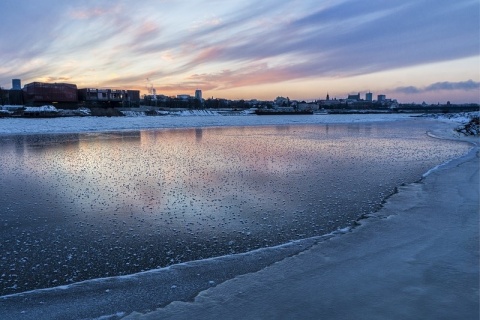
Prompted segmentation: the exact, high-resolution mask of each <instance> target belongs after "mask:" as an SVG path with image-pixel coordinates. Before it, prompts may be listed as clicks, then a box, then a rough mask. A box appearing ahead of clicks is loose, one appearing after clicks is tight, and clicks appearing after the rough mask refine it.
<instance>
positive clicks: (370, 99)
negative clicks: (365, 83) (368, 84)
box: [365, 91, 373, 102]
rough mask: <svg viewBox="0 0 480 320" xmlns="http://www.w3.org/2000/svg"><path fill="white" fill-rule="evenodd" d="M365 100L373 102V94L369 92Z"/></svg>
mask: <svg viewBox="0 0 480 320" xmlns="http://www.w3.org/2000/svg"><path fill="white" fill-rule="evenodd" d="M365 100H366V101H369V102H372V100H373V93H371V92H370V91H369V92H367V93H366V94H365Z"/></svg>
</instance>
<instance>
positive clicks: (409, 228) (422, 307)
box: [0, 114, 479, 319]
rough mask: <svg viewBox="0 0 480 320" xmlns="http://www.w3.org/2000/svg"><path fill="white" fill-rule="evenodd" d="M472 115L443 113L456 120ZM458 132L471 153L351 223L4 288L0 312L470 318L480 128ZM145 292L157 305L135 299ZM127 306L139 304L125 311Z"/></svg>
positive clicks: (51, 129)
mask: <svg viewBox="0 0 480 320" xmlns="http://www.w3.org/2000/svg"><path fill="white" fill-rule="evenodd" d="M405 119H411V115H406V114H386V115H313V116H295V117H283V116H253V115H252V116H204V117H199V116H188V117H178V116H164V117H121V118H95V117H84V118H54V119H13V118H5V119H0V134H30V133H60V132H90V131H93V132H97V131H112V130H139V129H153V128H179V127H209V126H245V125H272V124H295V123H299V124H304V123H307V124H308V123H353V122H369V121H398V120H405ZM469 119H470V116H469V115H467V116H456V117H450V118H448V117H443V118H442V119H441V121H442V122H447V126H446V127H447V128H448V127H449V128H451V129H453V128H454V127H455V126H457V125H459V124H461V123H465V122H467V121H468V120H469ZM412 121H414V119H412ZM435 123H438V119H437V120H432V127H435V130H436V131H435V132H434V133H435V136H437V137H438V136H443V137H446V138H455V135H454V134H453V133H452V131H451V130H446V131H445V128H446V127H445V126H436V125H435ZM440 129H441V130H440ZM457 138H458V135H457ZM462 140H466V141H470V142H472V143H474V144H475V143H476V146H475V147H474V148H473V149H472V151H471V152H470V153H469V154H468V155H467V156H465V157H463V158H460V159H456V160H454V161H451V162H449V163H448V164H447V165H445V166H441V167H439V168H438V169H437V170H435V171H433V172H431V173H430V174H429V175H428V176H426V177H425V178H424V180H422V181H421V182H419V183H415V184H412V185H407V186H402V187H400V188H399V192H398V193H397V194H395V195H393V196H392V197H390V198H389V199H388V200H387V202H386V204H385V206H384V208H383V209H381V210H380V211H378V212H377V213H375V214H373V215H371V216H370V217H369V218H368V219H365V220H361V222H360V224H361V225H360V226H359V227H357V228H354V229H352V230H344V233H342V232H339V233H338V234H334V235H329V236H327V237H321V238H315V239H305V240H301V241H298V242H295V243H290V244H287V245H285V246H281V247H278V248H267V249H261V250H257V251H255V252H250V253H247V254H242V255H233V256H228V257H220V258H214V259H209V260H207V261H199V262H190V263H185V264H182V265H177V266H173V267H169V268H166V269H162V270H154V271H150V272H146V273H142V274H137V275H132V276H128V277H116V278H109V279H97V280H92V281H86V282H84V283H79V284H74V285H69V286H65V287H59V288H52V289H46V290H37V291H33V292H29V293H23V294H15V295H11V296H4V297H0V318H2V319H42V318H49V319H63V318H73V319H75V318H82V319H83V318H92V317H93V318H99V319H118V318H122V317H125V316H126V317H127V318H129V319H189V318H191V319H216V318H217V319H252V318H253V319H320V318H321V319H323V318H325V319H359V318H363V319H478V318H479V302H478V301H479V300H478V299H479V271H478V270H479V227H478V221H479V209H478V204H479V157H478V152H479V147H478V137H473V138H472V137H470V138H462ZM269 252H275V253H274V255H273V256H275V259H273V260H270V259H271V257H272V256H271V255H270V254H269ZM282 255H283V256H282ZM280 256H282V257H281V258H279V257H280ZM252 259H253V260H255V261H258V260H265V265H264V267H263V269H261V270H249V269H248V266H249V261H251V260H252ZM275 261H276V262H275ZM192 286H193V289H194V290H193V291H188V290H190V289H192ZM198 292H200V293H199V294H198V295H197V293H198ZM192 294H193V295H192ZM164 296H167V298H166V299H167V301H168V297H182V298H175V299H174V300H177V301H176V302H173V303H171V304H169V305H168V306H166V307H165V306H164V304H163V303H162V302H161V298H160V297H164ZM157 299H158V300H157ZM146 300H148V301H149V302H151V301H154V302H155V304H156V305H157V307H158V309H157V310H145V309H142V308H141V307H140V303H141V302H142V301H146ZM178 300H181V301H183V302H181V301H178ZM184 301H190V302H184ZM112 306H113V308H112ZM112 309H113V310H115V312H112ZM127 309H128V310H138V311H139V312H133V313H130V314H128V313H126V312H125V311H124V310H127ZM140 312H141V313H140Z"/></svg>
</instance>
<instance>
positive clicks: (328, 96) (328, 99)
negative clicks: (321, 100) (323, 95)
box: [326, 93, 330, 101]
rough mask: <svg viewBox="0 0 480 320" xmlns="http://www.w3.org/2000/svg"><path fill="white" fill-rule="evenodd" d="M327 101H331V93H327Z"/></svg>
mask: <svg viewBox="0 0 480 320" xmlns="http://www.w3.org/2000/svg"><path fill="white" fill-rule="evenodd" d="M326 100H327V101H330V95H329V94H328V93H327V99H326Z"/></svg>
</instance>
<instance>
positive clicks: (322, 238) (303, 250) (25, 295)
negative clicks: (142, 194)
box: [0, 130, 478, 317]
mask: <svg viewBox="0 0 480 320" xmlns="http://www.w3.org/2000/svg"><path fill="white" fill-rule="evenodd" d="M450 134H452V135H453V134H454V133H453V130H452V132H451V133H450V131H449V132H448V133H447V135H450ZM455 140H457V141H458V140H464V141H468V142H473V143H475V142H478V138H467V137H466V138H465V139H455ZM473 149H476V150H477V151H476V152H478V144H476V147H473V148H472V149H471V150H470V152H469V154H471V153H472V152H473ZM473 153H475V152H473ZM466 158H468V154H467V155H464V156H462V157H461V158H459V159H458V160H457V161H458V162H460V163H463V162H465V161H467V160H465V159H466ZM453 160H455V159H452V160H450V161H448V163H447V165H446V166H443V165H442V166H441V168H440V167H439V168H437V169H435V170H434V171H433V173H431V174H429V175H428V176H427V177H426V178H425V177H424V178H422V179H421V181H419V182H415V183H413V185H415V184H422V183H423V181H424V180H425V179H430V178H429V177H430V176H431V175H437V172H439V171H443V170H448V169H449V168H450V169H451V167H452V166H454V164H453V163H452V162H453ZM477 160H478V159H477ZM432 170H433V168H432ZM408 186H410V184H409V185H407V186H406V187H408ZM404 188H405V187H399V189H401V191H400V192H402V191H404ZM477 188H478V187H477ZM394 197H398V193H395V194H393V195H390V196H388V197H387V198H386V199H385V201H386V203H388V202H389V201H390V199H391V198H394ZM382 210H383V207H382V208H381V209H380V211H382ZM377 212H378V211H377ZM377 212H376V213H374V214H372V216H375V215H376V214H377ZM386 219H388V218H386ZM370 220H371V217H370V215H369V216H368V219H360V220H358V222H359V225H360V226H359V227H355V228H352V229H350V230H343V232H335V233H337V234H335V235H331V234H330V235H326V236H319V237H316V238H320V239H316V240H314V242H320V243H319V244H313V247H318V246H321V245H322V244H323V243H325V242H329V241H330V240H331V239H332V241H333V239H334V238H342V237H343V236H344V235H349V234H354V233H355V232H356V230H357V229H359V228H362V226H363V225H364V224H369V222H370ZM338 233H342V235H338ZM305 240H313V239H303V240H299V241H305ZM286 245H292V246H295V243H293V242H291V243H287V244H286ZM281 246H284V245H281ZM281 246H280V247H281ZM310 246H312V244H310V245H308V247H310ZM308 247H307V248H301V249H300V250H297V251H296V252H290V253H289V254H288V255H287V256H286V257H284V258H282V259H280V260H279V261H277V262H275V261H273V262H272V263H273V265H269V264H267V265H266V266H265V267H262V268H261V270H260V271H256V270H252V271H250V272H247V273H246V274H245V275H240V276H239V275H238V274H237V275H233V277H231V278H229V279H226V280H225V282H221V284H220V285H218V286H219V287H220V286H223V284H225V283H229V282H230V281H236V280H235V279H237V278H243V277H249V276H250V275H255V274H257V273H261V272H264V270H267V269H269V268H271V267H272V266H274V265H277V264H278V263H283V261H286V260H290V259H295V258H296V257H297V256H301V255H303V254H306V252H309V251H311V250H312V249H311V248H308ZM267 249H276V248H275V247H274V248H267ZM277 249H278V248H277ZM259 250H261V249H259ZM294 251H295V250H294ZM211 259H212V263H215V260H216V259H219V260H222V259H227V260H228V259H229V256H224V257H219V258H211ZM192 264H193V265H195V264H196V262H195V261H193V262H189V263H184V264H180V265H175V266H171V267H168V268H171V269H173V271H174V273H175V270H174V269H179V270H180V269H188V268H190V267H192ZM220 270H221V269H220ZM146 273H151V272H149V271H147V272H146ZM135 277H136V275H130V276H125V278H135ZM96 280H99V279H96ZM100 280H104V279H100ZM106 280H108V279H106ZM89 281H92V282H95V280H89ZM112 281H113V282H116V281H115V279H112ZM79 284H81V283H79ZM110 284H111V283H110ZM137 285H138V284H137ZM216 285H217V282H213V283H212V284H211V285H210V286H216ZM72 286H75V284H73V285H72ZM52 289H55V288H49V289H42V290H41V291H42V292H38V291H37V290H36V291H31V292H23V293H18V294H15V295H9V296H3V297H1V298H0V302H2V303H3V302H5V301H6V300H8V299H12V298H13V299H16V298H20V299H22V300H23V299H24V298H26V299H29V298H28V296H29V295H30V294H33V295H36V294H40V295H42V293H46V292H47V291H51V290H52ZM64 289H65V288H64ZM43 290H45V291H43ZM215 290H216V289H215V288H213V289H207V290H203V291H201V293H200V295H199V296H202V295H203V294H204V292H210V291H215ZM39 291H40V290H39ZM60 291H61V290H60ZM14 296H15V297H14ZM177 303H180V302H174V303H173V305H176V304H177ZM180 304H182V303H180ZM185 304H186V305H188V306H189V303H185ZM57 307H58V306H57ZM169 308H171V307H170V306H168V307H166V308H165V309H161V310H160V311H159V312H163V311H162V310H170V309H169ZM116 316H124V314H122V315H116ZM131 316H132V317H140V314H137V313H134V314H132V315H131ZM152 317H154V316H152Z"/></svg>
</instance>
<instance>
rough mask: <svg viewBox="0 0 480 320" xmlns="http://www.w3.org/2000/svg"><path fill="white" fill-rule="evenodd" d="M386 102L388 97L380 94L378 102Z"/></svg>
mask: <svg viewBox="0 0 480 320" xmlns="http://www.w3.org/2000/svg"><path fill="white" fill-rule="evenodd" d="M385 100H387V96H386V95H384V94H379V95H378V96H377V101H378V102H383V101H385Z"/></svg>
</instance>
